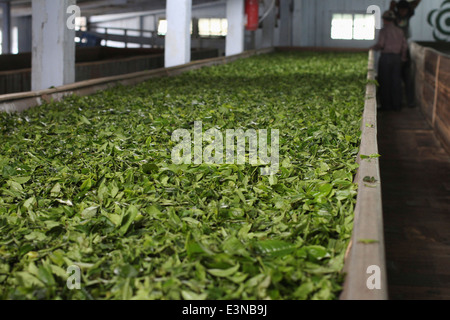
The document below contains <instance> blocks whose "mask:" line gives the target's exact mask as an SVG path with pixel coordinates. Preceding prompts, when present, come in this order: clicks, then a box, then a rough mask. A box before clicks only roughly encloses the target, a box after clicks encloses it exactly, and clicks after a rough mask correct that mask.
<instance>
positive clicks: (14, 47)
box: [0, 27, 19, 54]
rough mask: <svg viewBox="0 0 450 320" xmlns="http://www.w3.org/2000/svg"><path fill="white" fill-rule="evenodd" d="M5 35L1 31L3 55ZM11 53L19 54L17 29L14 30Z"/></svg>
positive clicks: (0, 42) (0, 52) (0, 48)
mask: <svg viewBox="0 0 450 320" xmlns="http://www.w3.org/2000/svg"><path fill="white" fill-rule="evenodd" d="M2 46H3V35H2V31H0V54H2V53H3V48H2ZM11 53H12V54H18V53H19V29H18V28H17V27H13V28H12V33H11Z"/></svg>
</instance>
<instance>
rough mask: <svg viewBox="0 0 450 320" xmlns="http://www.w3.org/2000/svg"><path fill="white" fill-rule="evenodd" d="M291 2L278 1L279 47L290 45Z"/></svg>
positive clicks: (289, 0) (288, 0)
mask: <svg viewBox="0 0 450 320" xmlns="http://www.w3.org/2000/svg"><path fill="white" fill-rule="evenodd" d="M292 6H293V4H292V0H280V46H285V47H289V46H291V45H292V12H291V9H292Z"/></svg>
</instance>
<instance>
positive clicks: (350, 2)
mask: <svg viewBox="0 0 450 320" xmlns="http://www.w3.org/2000/svg"><path fill="white" fill-rule="evenodd" d="M390 2H391V0H340V1H336V0H320V1H317V0H294V28H293V39H294V41H293V42H294V43H293V45H294V46H319V47H354V48H365V47H370V46H371V45H373V44H374V43H375V41H376V40H333V39H331V21H332V15H333V14H334V13H342V14H364V13H366V12H367V8H368V7H369V6H371V5H377V6H379V7H380V9H381V13H383V12H384V11H385V10H388V9H389V5H390ZM444 2H445V0H423V1H422V2H421V3H420V5H419V7H418V8H417V10H416V14H415V16H414V17H413V18H412V19H411V40H414V41H436V40H437V39H436V38H435V36H433V31H435V30H436V29H437V28H438V26H439V25H440V27H441V28H443V27H444V28H447V29H448V27H445V26H444V24H445V23H446V20H445V19H446V18H448V15H443V16H441V21H439V20H438V19H437V16H438V15H437V14H436V15H434V16H433V11H434V10H440V11H441V12H442V11H443V10H444V8H443V5H444ZM447 2H448V1H447ZM447 7H449V5H448V4H447V5H446V8H447ZM434 12H435V13H438V11H434ZM429 17H430V19H431V24H430V23H429V21H428V18H429ZM444 20H445V21H444ZM377 34H378V32H377ZM442 40H444V39H442ZM446 41H450V38H448V37H447V39H446Z"/></svg>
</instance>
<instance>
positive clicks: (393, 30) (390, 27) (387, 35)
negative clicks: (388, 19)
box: [372, 23, 408, 60]
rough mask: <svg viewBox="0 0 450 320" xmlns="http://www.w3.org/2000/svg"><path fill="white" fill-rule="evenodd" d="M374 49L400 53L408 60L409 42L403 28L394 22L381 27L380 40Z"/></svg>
mask: <svg viewBox="0 0 450 320" xmlns="http://www.w3.org/2000/svg"><path fill="white" fill-rule="evenodd" d="M372 49H373V50H377V51H380V50H381V52H382V53H395V54H400V55H401V56H402V59H403V60H406V57H407V51H408V43H407V42H406V38H405V34H404V33H403V31H402V29H400V28H398V27H397V26H395V24H393V23H389V24H386V25H385V26H384V28H383V29H381V31H380V35H379V37H378V42H377V44H376V45H374V46H373V47H372Z"/></svg>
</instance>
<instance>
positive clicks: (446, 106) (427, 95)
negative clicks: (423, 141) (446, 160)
mask: <svg viewBox="0 0 450 320" xmlns="http://www.w3.org/2000/svg"><path fill="white" fill-rule="evenodd" d="M410 49H411V58H412V60H413V73H414V77H415V85H416V101H417V103H418V105H419V106H420V108H421V110H422V112H423V113H424V115H425V117H426V119H427V121H428V122H429V123H430V125H431V126H432V127H433V129H434V130H435V132H436V134H437V135H438V137H439V138H440V139H441V141H442V143H443V145H444V147H445V148H446V149H447V151H450V56H448V55H445V54H443V53H440V52H438V51H436V50H434V49H431V48H426V47H422V46H420V45H419V44H417V43H414V42H413V43H411V46H410Z"/></svg>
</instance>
